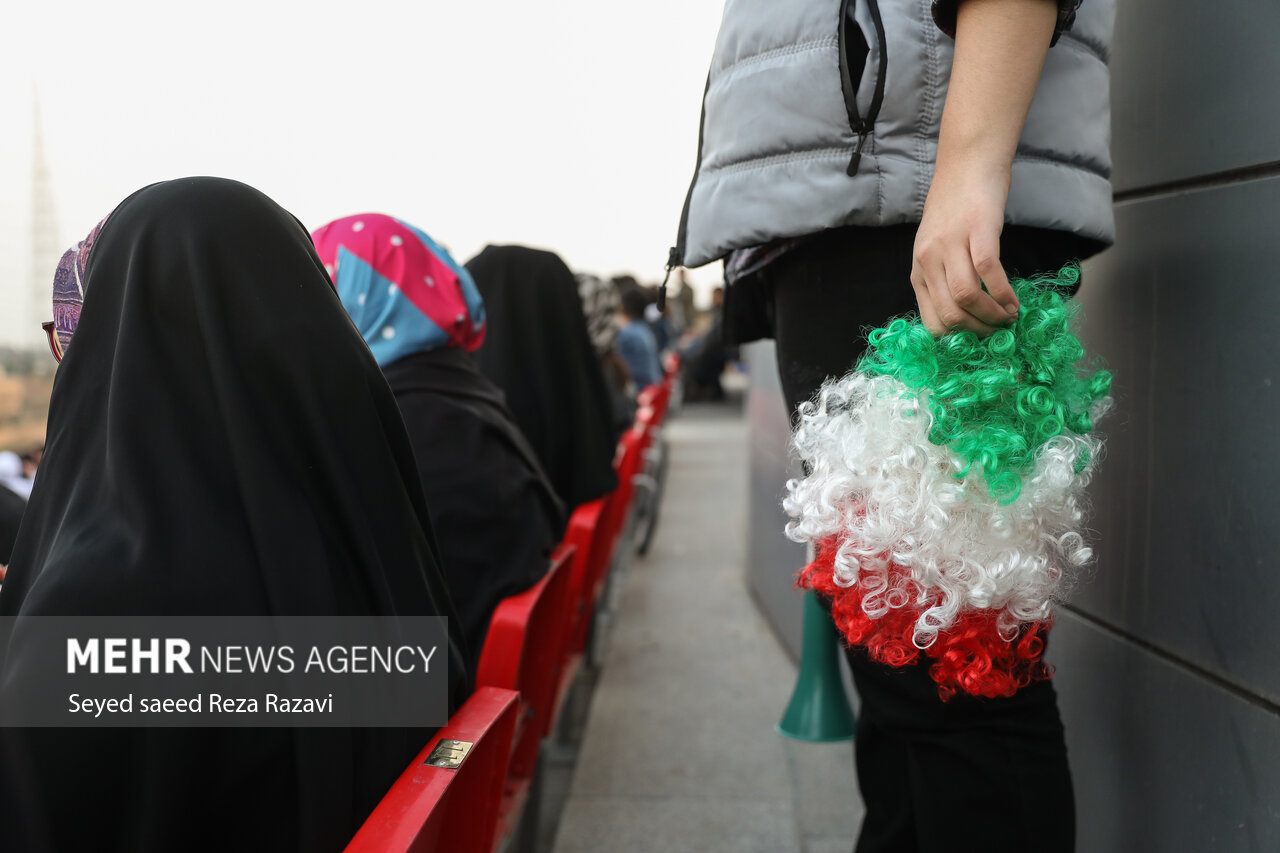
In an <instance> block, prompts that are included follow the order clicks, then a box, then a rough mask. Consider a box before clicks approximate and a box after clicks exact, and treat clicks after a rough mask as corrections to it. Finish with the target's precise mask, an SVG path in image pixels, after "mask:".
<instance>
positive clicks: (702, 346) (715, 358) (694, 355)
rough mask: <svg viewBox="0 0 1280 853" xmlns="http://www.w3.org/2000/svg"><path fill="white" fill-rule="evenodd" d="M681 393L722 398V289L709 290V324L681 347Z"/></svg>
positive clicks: (696, 398)
mask: <svg viewBox="0 0 1280 853" xmlns="http://www.w3.org/2000/svg"><path fill="white" fill-rule="evenodd" d="M680 356H681V373H682V375H683V377H684V395H685V399H686V400H689V401H690V402H697V401H700V400H701V401H707V400H709V401H719V400H723V399H724V398H725V393H724V385H723V383H722V382H721V376H722V375H723V374H724V369H725V366H726V365H727V364H728V361H729V350H728V349H727V348H726V346H725V337H724V288H723V287H717V288H716V289H715V290H713V291H711V325H710V326H709V327H708V328H707V331H706V332H705V333H704V334H703V335H702V336H701V337H698V338H695V339H694V340H693V341H691V342H689V343H687V344H686V345H685V347H684V349H682V350H681V353H680Z"/></svg>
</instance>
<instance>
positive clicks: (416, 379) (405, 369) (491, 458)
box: [312, 213, 566, 671]
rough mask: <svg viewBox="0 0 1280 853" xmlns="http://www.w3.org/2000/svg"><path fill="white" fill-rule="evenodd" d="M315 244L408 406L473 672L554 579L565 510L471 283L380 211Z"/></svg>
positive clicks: (336, 227)
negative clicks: (502, 621)
mask: <svg viewBox="0 0 1280 853" xmlns="http://www.w3.org/2000/svg"><path fill="white" fill-rule="evenodd" d="M312 238H313V239H314V241H315V244H316V250H317V251H318V253H319V255H320V260H321V261H322V262H324V264H325V265H326V266H327V267H331V268H333V269H334V274H333V278H334V281H335V286H336V287H337V291H338V296H339V297H340V298H341V299H342V305H343V307H345V308H346V309H347V313H349V314H350V315H351V319H352V321H354V322H355V324H356V328H357V329H358V330H359V332H360V334H361V335H363V336H364V339H365V342H366V343H368V344H369V349H370V351H371V352H372V353H373V357H374V358H375V359H377V361H378V364H379V365H380V366H381V367H382V372H383V374H384V375H385V376H386V377H387V382H388V383H389V384H390V385H391V390H392V391H393V392H394V393H395V395H396V402H397V403H399V404H400V412H401V414H403V415H404V423H405V426H406V427H407V428H408V430H409V441H410V443H411V444H412V445H413V451H414V456H415V458H416V459H417V461H418V473H419V474H420V475H421V477H422V488H423V491H424V493H425V494H426V498H427V506H428V507H430V508H431V522H432V526H433V527H434V529H435V533H436V539H437V541H438V542H439V544H440V558H441V560H440V562H441V566H442V568H443V571H444V577H445V581H446V582H447V583H448V586H449V593H450V595H451V596H452V597H453V602H454V605H455V606H456V607H457V610H458V617H459V618H460V619H461V620H462V625H461V629H462V633H463V635H464V636H465V637H466V640H467V646H468V648H469V651H470V658H469V659H468V664H469V666H470V667H471V668H472V670H473V671H474V668H475V666H476V664H478V663H479V660H480V653H481V650H482V649H483V647H484V641H485V635H486V634H487V633H488V630H489V622H490V620H491V619H492V617H493V612H494V610H495V609H497V606H498V604H499V603H500V602H501V601H502V599H504V598H506V597H507V596H510V595H515V594H516V593H520V592H523V591H524V590H526V589H528V588H529V587H531V586H533V585H534V584H535V583H537V582H538V581H539V580H540V579H541V578H542V577H543V575H545V574H546V573H547V568H548V567H549V566H550V556H551V550H552V549H553V548H554V547H555V545H556V543H557V542H559V541H560V539H561V537H562V536H563V534H564V528H565V522H566V517H565V512H564V508H563V507H562V506H561V504H560V501H559V500H557V498H556V496H555V492H554V491H553V490H552V488H551V484H550V483H549V482H548V481H547V478H546V475H544V474H543V473H542V468H541V466H540V465H539V464H538V460H537V457H536V455H535V454H534V452H533V449H532V448H530V447H529V443H528V442H527V441H526V440H525V438H524V434H523V433H521V432H520V428H519V427H518V426H516V423H515V420H514V419H513V418H512V416H511V412H510V411H509V410H508V409H507V405H506V403H505V402H504V401H503V397H502V391H501V390H499V389H498V388H497V386H495V385H494V384H493V383H492V382H490V381H489V380H488V379H487V378H486V377H485V376H484V374H482V373H481V372H480V371H479V369H478V368H477V367H476V364H475V361H474V360H473V358H472V356H471V353H472V352H474V351H475V350H476V348H478V347H479V346H480V343H481V341H483V340H484V336H485V311H484V302H483V301H482V300H481V299H480V294H479V293H478V292H477V291H476V286H475V283H474V282H473V281H472V280H471V274H470V273H468V272H467V271H466V270H465V269H463V268H462V267H460V266H459V265H458V264H457V263H455V262H454V260H453V258H451V257H450V256H449V254H448V253H447V252H446V251H445V250H444V249H442V248H440V246H439V245H438V244H437V243H435V242H434V241H432V240H431V238H430V237H428V236H427V235H426V234H424V233H423V232H422V231H420V230H418V229H417V228H414V227H413V226H411V225H408V224H407V223H404V222H401V221H399V220H397V219H393V218H392V217H390V216H385V215H383V214H380V213H366V214H360V215H357V216H349V217H346V218H345V219H339V220H337V221H336V222H331V223H329V224H328V225H325V226H322V227H321V228H319V229H317V230H316V231H315V233H314V234H313V235H312ZM340 257H341V263H339V262H338V261H339V258H340ZM388 328H391V329H394V330H395V334H394V335H393V336H391V337H388V336H387V335H386V329H388Z"/></svg>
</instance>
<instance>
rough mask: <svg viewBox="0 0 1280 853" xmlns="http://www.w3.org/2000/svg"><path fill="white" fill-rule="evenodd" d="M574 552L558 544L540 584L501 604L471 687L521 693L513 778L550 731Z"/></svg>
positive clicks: (534, 755) (529, 766)
mask: <svg viewBox="0 0 1280 853" xmlns="http://www.w3.org/2000/svg"><path fill="white" fill-rule="evenodd" d="M575 552H576V548H575V546H574V545H571V544H561V545H560V546H559V547H558V548H556V551H555V553H554V554H552V555H551V568H550V569H549V570H548V571H547V574H546V575H545V576H544V577H543V578H542V580H540V581H538V582H537V583H536V584H534V585H533V586H532V587H530V588H529V589H527V590H525V591H524V592H522V593H520V594H519V595H513V596H511V597H510V598H506V599H503V601H502V603H501V604H499V605H498V609H497V610H495V611H494V613H493V619H492V620H490V622H489V633H488V634H487V635H486V636H485V641H484V649H483V650H482V651H481V653H480V663H479V665H478V666H477V667H476V686H478V687H479V686H487V687H504V688H507V689H508V690H518V691H520V697H521V700H522V704H523V707H524V719H523V720H522V721H521V725H520V727H519V731H518V733H517V743H516V748H515V751H514V754H513V755H512V760H511V772H512V774H513V775H527V774H529V773H531V772H532V768H533V762H534V760H535V759H536V758H537V755H538V741H540V740H541V739H542V738H543V737H544V736H545V735H546V733H547V730H548V727H549V726H550V725H551V717H552V715H553V712H554V709H555V702H556V690H557V687H558V685H559V682H560V668H561V667H562V666H563V664H564V656H565V644H566V642H567V639H568V638H567V636H566V626H567V625H569V623H570V621H571V620H570V616H571V610H570V608H571V605H572V602H570V600H569V582H570V580H571V573H572V568H573V565H572V564H573V558H574V554H575Z"/></svg>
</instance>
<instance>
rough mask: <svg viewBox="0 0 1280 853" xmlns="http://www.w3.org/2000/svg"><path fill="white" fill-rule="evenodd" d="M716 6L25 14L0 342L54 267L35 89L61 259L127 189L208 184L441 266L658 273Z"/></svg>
mask: <svg viewBox="0 0 1280 853" xmlns="http://www.w3.org/2000/svg"><path fill="white" fill-rule="evenodd" d="M722 6H723V3H722V0H649V2H645V3H610V2H607V0H545V1H544V2H540V3H529V2H515V0H489V2H476V0H453V2H441V1H440V0H417V2H410V0H403V2H394V0H361V2H350V3H330V2H309V3H305V4H304V3H286V2H273V0H258V2H242V0H229V1H228V2H219V3H216V4H188V3H175V2H172V0H164V2H158V0H115V2H110V3H104V2H94V3H86V2H75V3H65V2H57V0H47V1H46V2H41V3H24V4H20V5H19V6H17V7H15V9H14V10H10V11H9V12H8V15H7V17H8V20H7V26H6V27H5V28H4V34H3V35H2V36H0V116H3V124H0V128H3V132H2V133H0V342H9V343H12V342H21V343H27V344H30V343H33V342H35V343H40V344H41V345H43V344H42V338H41V337H40V335H41V333H40V331H39V327H38V325H36V326H34V328H32V321H33V320H34V319H35V317H37V316H39V317H40V318H44V319H47V315H49V314H50V313H51V309H50V308H49V288H48V286H47V285H45V284H44V282H47V281H50V280H51V279H52V274H53V267H54V265H55V264H56V262H57V255H58V254H60V253H61V249H59V251H58V252H57V253H55V254H54V256H53V257H51V258H47V259H44V258H42V259H40V261H39V263H38V264H36V263H33V259H32V257H31V256H32V238H31V227H30V224H31V162H32V99H33V93H38V98H39V102H40V108H41V112H42V117H43V130H44V139H45V147H46V151H47V157H48V161H49V165H50V167H51V170H52V186H53V196H54V206H55V209H56V212H57V222H58V229H57V230H58V233H57V237H58V245H59V246H60V247H63V248H65V245H64V244H66V245H69V244H71V243H73V242H75V241H77V240H79V239H80V238H81V237H83V236H84V234H85V233H86V232H87V231H88V230H89V228H90V227H92V225H93V224H94V223H95V222H97V221H98V220H99V219H100V218H102V217H103V216H104V215H105V214H106V213H107V212H108V211H110V210H111V208H112V207H114V205H115V204H116V203H118V202H119V201H121V200H122V199H123V198H124V197H125V196H127V195H129V194H130V193H131V192H133V191H134V190H136V189H138V188H139V187H141V186H144V185H146V184H148V183H152V182H154V181H159V180H165V179H168V178H176V177H181V176H184V175H197V174H207V175H221V176H225V177H232V178H236V179H239V180H242V181H245V182H246V183H249V184H252V185H254V186H256V187H258V188H259V189H261V190H263V191H264V192H266V193H267V194H268V195H270V196H272V197H273V198H274V199H275V200H276V201H277V202H279V203H280V204H281V205H283V206H284V207H285V208H286V209H288V210H290V211H291V212H293V213H294V214H295V215H297V216H298V217H299V218H300V219H301V220H302V221H303V222H304V223H306V224H307V226H308V227H315V226H318V225H321V224H323V223H324V222H326V221H328V220H329V219H333V218H336V217H339V216H344V215H347V214H350V213H357V212H363V211H381V212H385V213H389V214H392V215H394V216H398V217H401V218H403V219H406V220H408V221H409V222H411V223H413V224H414V225H417V226H419V227H421V228H422V229H423V230H425V231H426V232H427V233H429V234H431V236H432V237H434V238H435V239H436V240H438V241H439V242H441V243H444V244H445V245H447V246H448V247H449V248H450V250H451V251H452V252H453V253H454V254H455V255H456V256H457V257H458V259H459V260H460V261H465V260H466V259H467V258H469V257H471V255H472V254H474V253H475V252H477V251H479V249H480V248H482V247H483V246H484V245H485V244H486V243H490V242H518V243H525V244H528V245H532V246H538V247H544V248H551V249H554V250H555V251H557V252H559V253H560V254H561V255H562V256H563V257H564V258H565V260H566V261H567V262H568V263H569V265H570V266H571V267H573V268H574V269H577V270H589V271H594V272H599V273H602V274H613V273H617V272H624V271H628V272H632V273H634V274H636V275H637V276H638V277H640V278H641V279H642V280H648V279H655V278H657V277H660V276H661V271H662V265H663V263H664V261H665V259H666V251H667V247H668V246H669V245H671V243H672V241H673V239H674V237H675V232H676V227H677V225H678V220H679V215H680V207H681V204H682V203H683V200H684V194H685V190H686V189H687V187H688V182H689V178H690V176H691V171H692V168H693V164H694V158H695V156H696V150H695V149H696V146H697V133H698V114H699V106H700V105H699V102H700V99H701V95H702V89H703V82H704V80H705V77H706V69H707V64H708V62H709V60H710V56H711V48H712V45H713V42H714V39H715V33H716V28H717V25H718V23H719V18H720V11H721V8H722ZM19 10H20V11H19ZM33 267H36V268H38V279H39V281H40V282H41V289H40V291H39V293H38V298H39V301H38V303H37V302H36V301H35V299H36V295H37V294H35V293H33V290H34V287H33V285H32V269H33ZM718 275H719V265H713V266H711V267H707V268H706V269H705V270H703V271H702V273H701V274H700V275H697V276H695V278H696V280H697V281H698V282H699V284H700V285H701V287H700V289H703V288H709V287H710V285H711V284H712V283H713V282H714V281H715V280H717V278H718Z"/></svg>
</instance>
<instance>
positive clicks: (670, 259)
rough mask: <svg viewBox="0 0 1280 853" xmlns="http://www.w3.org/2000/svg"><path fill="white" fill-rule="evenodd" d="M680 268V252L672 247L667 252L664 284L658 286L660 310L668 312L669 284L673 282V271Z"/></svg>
mask: <svg viewBox="0 0 1280 853" xmlns="http://www.w3.org/2000/svg"><path fill="white" fill-rule="evenodd" d="M678 266H680V251H679V250H678V249H677V248H676V247H675V246H672V247H671V250H670V251H669V252H667V272H666V274H665V275H663V276H662V284H661V285H659V286H658V310H659V311H666V310H667V282H668V281H670V280H671V271H672V270H673V269H675V268H676V267H678Z"/></svg>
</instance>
